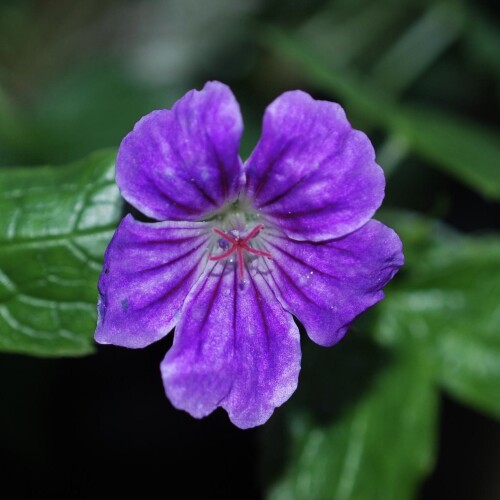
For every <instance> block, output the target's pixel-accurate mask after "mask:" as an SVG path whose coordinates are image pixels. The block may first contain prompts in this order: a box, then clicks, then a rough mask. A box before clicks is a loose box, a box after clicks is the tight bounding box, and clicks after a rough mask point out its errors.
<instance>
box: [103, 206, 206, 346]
mask: <svg viewBox="0 0 500 500" xmlns="http://www.w3.org/2000/svg"><path fill="white" fill-rule="evenodd" d="M210 235H211V232H210V229H209V225H208V224H207V223H204V222H158V223H153V224H145V223H142V222H137V221H136V220H134V218H133V217H132V216H131V215H127V216H126V217H125V218H124V219H123V220H122V222H121V223H120V226H119V227H118V229H117V230H116V233H115V235H114V237H113V239H112V240H111V243H110V244H109V246H108V249H107V250H106V255H105V257H104V266H103V271H102V273H101V277H100V279H99V294H100V300H99V306H98V311H99V318H98V324H97V330H96V333H95V340H96V341H97V342H99V343H101V344H115V345H121V346H125V347H144V346H147V345H149V344H151V343H152V342H155V341H157V340H159V339H161V338H162V337H164V336H165V335H166V334H167V333H168V332H169V331H170V330H171V329H172V328H173V327H174V326H175V324H176V323H177V320H178V313H179V311H180V310H181V308H182V304H183V302H184V300H185V298H186V296H187V295H188V293H189V290H190V288H191V287H192V285H193V283H194V282H195V281H196V279H197V278H198V277H199V276H200V273H201V271H202V270H203V266H204V265H205V264H206V262H207V244H208V241H209V238H210Z"/></svg>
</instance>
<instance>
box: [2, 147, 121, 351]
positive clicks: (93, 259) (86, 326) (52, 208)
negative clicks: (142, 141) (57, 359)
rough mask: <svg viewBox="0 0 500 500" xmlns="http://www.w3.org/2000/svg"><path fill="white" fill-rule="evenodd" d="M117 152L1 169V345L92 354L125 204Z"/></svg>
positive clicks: (10, 348) (12, 347)
mask: <svg viewBox="0 0 500 500" xmlns="http://www.w3.org/2000/svg"><path fill="white" fill-rule="evenodd" d="M114 157H115V153H114V152H109V151H106V152H99V153H95V154H93V155H91V156H89V157H88V158H86V159H84V160H82V161H79V162H77V163H74V164H70V165H66V166H59V167H39V168H4V169H2V170H1V171H0V213H1V214H2V217H1V218H0V350H2V351H7V352H17V353H25V354H33V355H40V356H61V355H82V354H86V353H89V352H91V351H92V349H93V347H92V346H93V343H92V336H93V333H94V329H95V322H96V302H97V279H98V276H99V273H100V269H101V262H102V257H103V254H104V250H105V248H106V245H107V244H108V242H109V241H110V239H111V236H112V235H113V232H114V229H115V227H116V224H117V221H118V220H119V217H120V210H121V205H122V202H121V198H120V195H119V193H118V189H117V188H116V186H115V184H114Z"/></svg>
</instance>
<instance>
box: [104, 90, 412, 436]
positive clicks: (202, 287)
mask: <svg viewBox="0 0 500 500" xmlns="http://www.w3.org/2000/svg"><path fill="white" fill-rule="evenodd" d="M242 131H243V124H242V118H241V114H240V109H239V106H238V103H237V101H236V99H235V97H234V96H233V94H232V93H231V91H230V89H229V88H228V87H227V86H225V85H223V84H222V83H219V82H209V83H207V84H206V85H205V87H204V88H203V89H202V90H201V91H190V92H188V93H187V94H186V95H185V96H184V97H183V98H182V99H180V100H179V101H178V102H177V103H176V104H175V105H174V106H173V108H172V109H171V110H160V111H154V112H152V113H150V114H149V115H147V116H145V117H144V118H142V119H141V120H140V121H139V122H138V123H137V124H136V126H135V127H134V130H133V131H132V132H130V133H129V134H128V135H127V136H126V137H125V139H124V140H123V142H122V144H121V146H120V150H119V152H118V158H117V164H116V181H117V184H118V186H119V188H120V190H121V193H122V195H123V197H124V198H125V199H126V200H127V201H128V202H129V203H130V204H131V205H133V206H134V207H136V208H137V209H138V210H140V211H141V212H143V213H144V214H145V215H147V216H148V217H150V218H152V219H155V220H157V221H160V222H153V223H143V222H138V221H136V220H135V219H134V218H133V217H132V216H131V215H127V216H126V217H125V218H124V219H123V221H122V222H121V224H120V226H119V227H118V229H117V231H116V233H115V235H114V237H113V239H112V241H111V243H110V244H109V247H108V249H107V251H106V255H105V259H104V267H103V272H102V274H101V278H100V280H99V292H100V301H99V306H98V309H99V320H98V325H97V331H96V335H95V338H96V340H97V342H100V343H102V344H115V345H121V346H125V347H135V348H136V347H144V346H147V345H148V344H151V343H152V342H155V341H157V340H159V339H161V338H162V337H164V336H165V335H167V333H168V332H169V331H170V330H172V328H173V327H174V326H175V327H176V329H175V337H174V342H173V346H172V348H171V349H170V350H169V351H168V353H167V355H166V357H165V359H164V360H163V362H162V364H161V372H162V377H163V382H164V385H165V390H166V393H167V396H168V398H169V399H170V401H171V402H172V404H173V405H174V406H175V407H177V408H180V409H183V410H186V411H187V412H189V413H190V414H191V415H193V416H194V417H197V418H201V417H204V416H206V415H208V414H209V413H211V412H212V411H213V410H215V409H216V408H217V407H222V408H224V409H225V410H226V411H227V412H228V414H229V418H230V419H231V420H232V422H233V423H234V424H236V425H237V426H238V427H241V428H247V427H253V426H256V425H260V424H263V423H264V422H266V420H268V419H269V417H270V416H271V414H272V413H273V411H274V409H275V408H276V407H278V406H280V405H281V404H283V403H284V402H285V401H286V400H287V399H288V398H289V397H290V396H291V394H292V393H293V392H294V391H295V389H296V387H297V381H298V375H299V371H300V357H301V350H300V341H299V330H298V328H297V326H296V324H295V322H294V320H293V316H296V317H297V318H298V319H299V320H300V321H301V322H302V324H303V325H304V327H305V329H306V330H307V333H308V335H309V337H311V339H312V340H314V341H315V342H317V343H318V344H320V345H324V346H330V345H332V344H335V343H336V342H338V341H339V340H340V339H341V338H342V337H343V335H344V334H345V333H346V331H347V329H348V328H349V325H350V324H351V322H352V321H353V320H354V319H355V317H356V316H357V315H359V314H360V313H361V312H363V311H364V310H366V309H367V308H368V307H370V306H372V305H374V304H375V303H377V302H378V301H380V300H381V299H382V298H383V292H382V288H383V287H384V286H385V285H386V283H387V282H388V281H389V280H390V279H391V278H392V277H393V276H394V274H395V273H396V272H397V270H398V269H399V268H400V267H401V265H402V264H403V254H402V248H401V241H400V240H399V238H398V236H397V235H396V233H395V232H394V231H392V230H391V229H389V228H388V227H386V226H384V225H383V224H381V223H380V222H377V221H375V220H371V217H372V216H373V214H374V213H375V211H376V210H377V209H378V207H379V206H380V204H381V202H382V199H383V196H384V185H385V181H384V175H383V172H382V169H381V168H380V167H379V166H378V165H377V164H376V163H375V154H374V150H373V147H372V145H371V143H370V141H369V139H368V138H367V137H366V135H365V134H364V133H362V132H360V131H357V130H353V129H352V127H351V125H350V124H349V122H348V121H347V119H346V116H345V113H344V111H343V110H342V108H341V107H340V106H339V105H338V104H335V103H332V102H326V101H316V100H314V99H312V98H311V97H310V96H309V95H308V94H306V93H305V92H302V91H292V92H286V93H284V94H282V95H281V96H280V97H278V98H277V99H276V100H275V101H274V102H273V103H272V104H271V105H270V106H269V107H268V108H267V109H266V112H265V115H264V122H263V130H262V136H261V138H260V140H259V142H258V144H257V146H256V148H255V150H254V151H253V153H252V154H251V156H250V158H249V159H248V160H247V161H246V162H245V163H243V162H242V161H241V160H240V158H239V156H238V149H239V144H240V139H241V135H242ZM292 315H293V316H292Z"/></svg>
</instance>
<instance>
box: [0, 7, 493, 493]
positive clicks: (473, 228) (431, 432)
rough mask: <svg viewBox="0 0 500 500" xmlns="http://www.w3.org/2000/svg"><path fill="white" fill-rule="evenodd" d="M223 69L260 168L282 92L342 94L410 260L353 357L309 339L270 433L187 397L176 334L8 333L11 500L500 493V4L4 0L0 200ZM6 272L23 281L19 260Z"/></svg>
mask: <svg viewBox="0 0 500 500" xmlns="http://www.w3.org/2000/svg"><path fill="white" fill-rule="evenodd" d="M210 79H217V80H221V81H223V82H225V83H227V84H229V85H230V86H231V88H232V89H233V91H234V93H235V94H236V96H237V98H238V100H239V102H240V104H241V107H242V112H243V116H244V120H245V126H246V129H245V136H244V140H243V144H242V156H243V157H246V156H247V155H248V154H249V152H250V151H251V150H252V147H253V145H254V144H255V143H256V141H257V140H258V137H259V133H260V121H261V117H262V113H263V111H264V109H265V106H266V105H267V104H268V103H269V102H270V101H271V100H272V99H274V98H275V97H276V96H277V95H279V94H280V93H281V92H283V91H284V90H287V89H295V88H300V89H303V90H306V91H308V92H310V93H311V94H312V95H313V96H315V97H316V98H323V99H328V100H334V101H337V102H340V103H341V104H342V105H343V106H344V107H345V109H346V111H347V114H348V117H349V118H350V120H351V121H352V123H353V124H354V126H356V127H357V128H360V129H362V130H364V131H366V132H367V133H368V135H369V136H370V138H371V139H372V140H373V142H374V144H375V146H376V149H377V155H378V160H379V163H380V164H381V165H382V166H383V168H384V169H385V171H386V175H387V178H388V185H387V195H386V202H385V205H384V211H383V212H382V213H381V214H380V217H381V218H382V219H383V220H385V221H387V222H388V223H389V224H392V225H393V226H394V227H396V228H397V229H398V231H399V232H400V233H401V234H402V236H403V241H404V242H405V250H406V254H407V257H408V266H407V269H406V270H404V271H402V272H401V273H400V275H399V276H398V278H397V279H396V280H395V283H394V285H393V286H391V287H390V288H389V289H388V291H387V295H388V299H387V301H386V302H384V303H383V304H381V305H380V306H379V307H376V308H374V310H373V311H370V313H369V314H368V315H365V316H364V317H363V318H362V319H361V321H359V322H358V323H357V324H356V325H355V327H354V328H353V331H352V332H351V333H350V334H349V336H348V338H346V340H344V341H343V342H342V343H341V344H340V345H338V346H336V347H334V348H332V349H329V350H326V349H321V348H319V347H316V346H314V345H312V343H311V342H310V341H309V340H307V338H306V337H305V336H303V348H304V366H303V374H302V379H301V383H300V387H299V390H298V392H297V393H296V395H295V396H294V397H293V398H292V401H290V402H289V403H288V404H287V405H285V407H284V408H283V409H279V410H278V411H277V412H276V414H275V416H273V418H272V420H271V422H270V423H269V424H267V425H266V426H265V427H264V428H263V429H254V430H248V431H241V430H239V429H237V428H235V427H233V426H232V425H231V424H230V423H229V421H228V419H227V416H226V415H225V414H224V413H223V412H216V413H215V414H213V415H212V416H210V417H208V418H206V419H204V420H202V421H196V420H194V419H192V418H191V417H189V416H188V415H187V414H184V413H183V412H178V411H175V410H174V409H173V408H172V407H171V405H170V403H169V402H168V400H167V399H166V398H165V396H164V392H163V387H162V384H161V379H160V375H159V363H160V361H161V359H162V358H163V356H164V353H165V352H166V350H167V349H168V347H169V346H170V343H171V336H170V337H169V338H167V339H165V340H163V341H161V342H159V343H158V344H155V345H154V346H151V347H149V348H147V349H144V350H140V351H129V350H126V349H121V348H115V347H95V348H94V347H92V346H91V344H90V339H91V337H92V333H93V332H92V328H88V327H86V329H85V331H84V332H83V335H85V338H86V339H87V340H86V342H87V344H88V346H90V347H89V348H88V349H87V350H89V349H91V348H92V349H95V352H94V353H92V354H88V355H86V356H83V357H78V356H74V355H72V356H67V355H60V354H64V352H56V351H54V353H52V354H51V353H50V352H49V351H50V349H49V350H47V349H46V350H45V351H43V352H42V351H40V352H37V351H36V349H33V351H30V348H29V347H26V346H24V345H23V346H22V347H19V348H17V347H16V344H15V342H14V343H8V342H4V343H3V344H2V341H0V347H1V350H2V351H5V352H4V353H2V354H0V401H1V407H0V479H1V485H2V486H1V488H2V490H3V491H9V490H10V491H13V492H14V493H13V494H12V496H7V497H8V498H11V497H12V498H18V499H22V498H37V499H41V498H52V499H54V498H61V499H80V498H81V499H87V498H88V499H95V498H103V497H105V496H109V495H113V497H115V496H116V497H118V496H119V495H125V494H127V495H130V494H138V495H141V497H142V498H149V497H152V496H153V494H154V493H153V492H154V491H155V490H157V491H159V492H160V494H161V495H162V496H163V497H166V498H177V494H176V493H174V491H175V490H177V491H181V492H182V496H183V497H188V496H195V497H199V498H238V499H247V498H248V499H260V498H267V497H269V498H275V499H288V498H290V499H308V498H311V499H319V500H321V499H334V500H336V499H339V500H347V499H351V500H357V499H359V500H364V499H367V500H368V499H370V500H371V499H380V500H386V499H395V500H400V499H402V500H404V499H406V498H416V499H422V500H423V499H425V500H428V499H431V500H432V499H447V498H453V499H454V500H460V499H464V500H467V499H475V500H476V499H477V500H496V499H500V424H499V420H498V418H499V417H500V339H499V337H500V314H499V307H500V306H499V302H500V274H499V269H500V243H499V241H500V238H499V236H498V231H499V230H500V204H499V202H498V200H499V199H500V140H499V139H500V132H499V119H498V116H499V111H500V9H499V7H498V3H497V2H488V1H486V0H480V1H474V2H472V0H470V1H458V0H457V1H453V0H424V1H416V0H372V1H369V0H288V1H284V0H269V1H265V0H206V1H202V0H136V1H132V0H128V1H118V0H79V1H78V2H67V1H65V0H11V1H9V0H1V2H0V165H1V166H2V169H1V171H0V197H2V196H3V199H4V200H5V199H7V198H8V195H9V193H10V192H12V190H13V189H14V188H13V185H14V184H10V181H6V179H7V177H9V176H11V175H14V174H13V172H14V171H17V170H19V168H18V167H28V166H34V167H35V166H38V165H56V166H58V168H59V169H67V168H69V170H68V172H70V174H68V175H71V167H67V164H71V163H72V162H74V161H77V160H80V159H81V158H85V157H87V155H89V154H90V153H92V152H94V151H96V150H99V149H101V148H112V149H111V150H110V151H113V150H116V148H117V146H118V145H119V143H120V140H121V138H122V137H123V136H124V135H125V134H126V133H127V132H128V131H129V130H130V129H131V128H132V126H133V124H134V123H135V122H136V121H137V120H138V119H139V118H140V117H141V116H142V115H144V114H146V113H148V112H149V111H151V110H153V109H158V108H166V107H169V106H170V105H171V104H172V103H173V102H174V101H175V100H176V99H178V98H179V97H180V96H182V95H183V94H184V93H185V92H186V91H187V90H189V89H191V88H200V87H201V86H202V85H203V83H204V82H205V81H207V80H210ZM113 148H114V149H113ZM110 154H112V153H110ZM32 171H36V169H34V170H30V171H26V172H32ZM27 177H29V176H27ZM11 178H14V177H11ZM12 182H13V183H14V182H15V181H12ZM24 182H25V184H24V186H27V185H28V183H29V181H24ZM89 182H91V180H89ZM2 190H3V192H2ZM58 196H59V193H58V188H57V185H56V184H54V186H53V198H54V200H57V199H58ZM56 204H57V203H56ZM2 206H3V205H2ZM123 211H126V208H125V207H123ZM6 217H7V216H6V215H5V212H4V213H0V218H4V220H3V222H2V223H1V224H3V225H6V224H7V223H8V222H9V221H7V220H6ZM38 223H39V224H43V221H42V222H40V221H39V222H38ZM47 224H50V221H47ZM1 248H2V243H0V254H1V253H2V249H1ZM5 248H6V247H5ZM0 261H1V262H0V264H1V265H3V272H5V273H6V274H7V275H9V276H10V275H11V274H12V275H15V274H16V273H17V272H19V270H20V267H21V266H23V265H24V263H22V262H17V261H16V257H15V255H13V254H9V257H8V259H7V258H3V260H2V259H0ZM1 265H0V268H1ZM92 276H93V275H92ZM93 279H94V281H93V282H92V283H90V286H91V287H92V294H94V295H95V296H96V295H97V294H96V291H95V278H93ZM41 293H42V294H43V289H42V292H41ZM47 293H48V292H47ZM391 293H392V294H393V295H392V297H393V298H392V300H391ZM94 295H92V296H94ZM9 300H10V299H9V298H8V297H7V298H5V297H4V296H3V295H2V294H1V293H0V303H1V308H2V311H3V308H4V307H7V308H8V307H9ZM385 304H387V305H385ZM2 314H3V313H2ZM93 320H94V321H95V318H94V319H93ZM74 321H75V322H78V321H79V319H78V317H75V318H74ZM82 321H83V319H82ZM85 321H87V319H85ZM85 324H87V323H85ZM11 326H12V325H11ZM3 328H5V330H4V331H2V330H0V338H1V336H2V335H4V336H9V338H10V335H11V333H12V332H11V331H10V330H9V331H7V329H8V328H9V327H8V325H7V326H5V325H3ZM12 338H15V335H14V336H13V337H12ZM422 338H424V340H422ZM402 339H403V340H402ZM443 339H445V340H443ZM457 339H458V340H457ZM415 352H418V353H419V354H418V355H415V354H414V353H415ZM67 354H68V353H67ZM72 354H77V353H72ZM405 363H406V364H405ZM403 365H404V368H401V366H403ZM408 366H411V369H408ZM387 367H391V368H390V369H388V368H387ZM388 370H389V371H388ZM391 370H392V371H391ZM410 372H411V376H412V377H414V378H411V381H410V382H409V384H408V385H405V382H404V381H405V380H406V378H405V377H407V376H408V377H409V375H408V373H410ZM381 377H382V378H381ZM408 380H409V378H408ZM398 384H400V385H401V386H399V385H398ZM413 389H414V392H412V390H413ZM377 391H378V392H377ZM412 394H413V395H415V397H413V398H412V397H410V396H411V395H412ZM384 398H385V399H384Z"/></svg>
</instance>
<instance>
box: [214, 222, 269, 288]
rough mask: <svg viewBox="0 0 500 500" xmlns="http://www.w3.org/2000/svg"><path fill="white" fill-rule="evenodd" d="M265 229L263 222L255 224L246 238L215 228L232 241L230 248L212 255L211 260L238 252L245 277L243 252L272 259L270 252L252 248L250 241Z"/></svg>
mask: <svg viewBox="0 0 500 500" xmlns="http://www.w3.org/2000/svg"><path fill="white" fill-rule="evenodd" d="M262 229H264V226H263V225H262V224H259V225H258V226H255V227H254V228H253V229H252V230H251V231H250V232H249V233H248V234H247V235H246V236H245V237H244V238H239V237H238V238H235V237H233V236H231V235H229V234H227V233H225V232H224V231H221V230H220V229H217V228H215V229H214V233H216V234H218V235H219V236H220V237H221V238H224V239H225V240H226V241H228V242H229V243H231V248H229V250H226V251H225V252H223V253H221V254H220V255H215V256H212V255H211V256H210V257H209V260H222V259H225V258H226V257H229V256H230V255H232V254H233V253H235V252H236V255H237V257H238V270H239V274H240V278H241V279H243V271H244V269H245V261H244V258H243V252H248V253H251V254H253V255H260V256H261V257H267V258H268V259H272V258H273V256H272V255H271V254H270V253H269V252H263V251H262V250H256V249H255V248H252V247H251V246H250V245H249V244H248V243H249V242H250V240H252V239H253V238H255V237H256V236H257V235H258V234H259V233H260V231H262Z"/></svg>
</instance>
